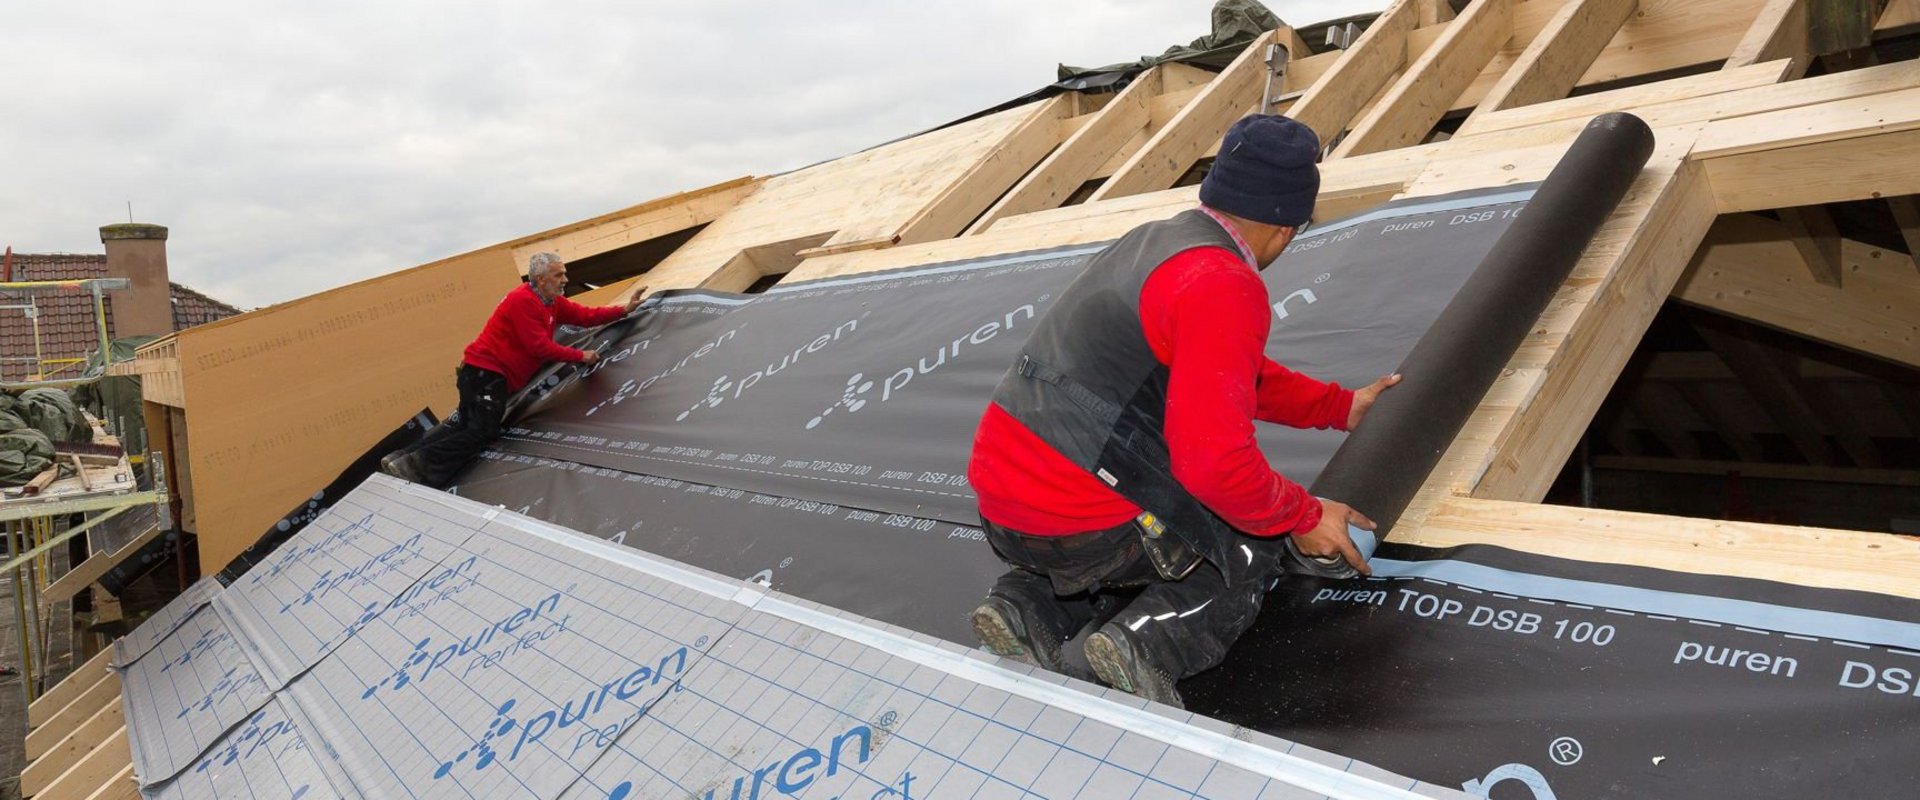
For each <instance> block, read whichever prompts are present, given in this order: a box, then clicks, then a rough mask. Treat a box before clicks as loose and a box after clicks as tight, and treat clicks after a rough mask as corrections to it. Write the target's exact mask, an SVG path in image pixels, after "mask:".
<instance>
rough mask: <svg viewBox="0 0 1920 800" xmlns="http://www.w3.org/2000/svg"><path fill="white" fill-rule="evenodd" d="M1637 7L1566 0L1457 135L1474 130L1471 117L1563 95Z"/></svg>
mask: <svg viewBox="0 0 1920 800" xmlns="http://www.w3.org/2000/svg"><path fill="white" fill-rule="evenodd" d="M1638 7H1639V2H1638V0H1571V1H1570V2H1568V3H1567V4H1566V5H1564V6H1561V8H1560V10H1559V11H1558V12H1555V13H1554V15H1553V19H1552V20H1551V21H1550V22H1548V23H1547V27H1546V29H1545V30H1543V31H1541V32H1540V35H1539V36H1536V37H1534V40H1533V43H1532V44H1529V45H1527V49H1526V50H1525V51H1523V52H1521V54H1520V58H1519V59H1518V60H1516V61H1514V63H1513V66H1511V67H1509V68H1507V73H1506V75H1505V76H1503V77H1501V79H1500V82H1499V83H1496V84H1494V85H1493V88H1492V89H1489V90H1487V96H1486V97H1484V98H1482V99H1481V100H1480V104H1479V106H1477V107H1476V108H1475V109H1474V111H1473V114H1472V116H1469V117H1468V118H1467V121H1466V122H1465V123H1463V124H1462V125H1461V126H1460V131H1461V133H1463V134H1464V133H1471V132H1473V131H1474V130H1475V122H1476V121H1478V120H1484V119H1485V118H1486V117H1487V116H1488V115H1491V114H1493V113H1495V112H1498V111H1504V110H1506V109H1510V108H1519V107H1521V106H1529V105H1533V104H1535V103H1541V102H1545V101H1548V100H1558V99H1560V98H1562V97H1566V96H1567V92H1569V91H1571V90H1572V89H1573V87H1574V86H1575V85H1576V84H1578V83H1579V82H1580V76H1582V75H1585V74H1586V72H1587V69H1588V68H1589V67H1591V66H1593V62H1594V59H1597V58H1599V57H1600V52H1601V51H1602V50H1604V49H1606V46H1607V42H1609V41H1611V40H1612V39H1613V35H1614V34H1615V33H1616V32H1618V31H1619V30H1620V26H1621V25H1623V24H1625V23H1626V21H1627V19H1628V18H1629V17H1631V16H1633V12H1634V9H1636V8H1638Z"/></svg>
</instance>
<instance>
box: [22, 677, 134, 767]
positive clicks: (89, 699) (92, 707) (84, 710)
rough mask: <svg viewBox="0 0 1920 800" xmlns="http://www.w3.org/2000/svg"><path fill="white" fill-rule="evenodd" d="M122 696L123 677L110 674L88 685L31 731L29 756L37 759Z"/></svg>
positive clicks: (27, 743) (28, 746)
mask: <svg viewBox="0 0 1920 800" xmlns="http://www.w3.org/2000/svg"><path fill="white" fill-rule="evenodd" d="M119 698H120V676H119V675H117V674H114V673H111V672H110V673H107V674H106V675H104V676H102V677H101V678H100V679H99V680H97V681H95V682H94V683H93V685H92V686H90V687H88V688H87V690H86V691H85V692H82V693H81V694H80V695H79V696H78V697H75V698H74V699H73V702H70V703H68V704H66V705H65V706H63V707H61V709H60V710H59V711H56V712H54V714H53V715H52V716H50V717H48V718H47V721H46V723H44V724H42V725H40V726H39V727H37V728H34V729H33V730H32V731H31V732H29V733H28V734H27V741H26V751H27V758H29V759H35V758H39V757H40V756H42V755H45V754H46V753H47V751H48V750H51V749H53V746H54V745H55V744H58V743H59V742H60V740H62V739H65V738H67V736H68V735H69V734H72V733H73V731H74V730H75V729H76V728H78V727H79V726H80V724H81V723H83V722H86V721H87V719H88V718H90V717H92V716H93V715H94V714H96V713H98V712H99V711H100V709H102V708H106V707H107V705H108V704H110V703H112V702H114V701H115V700H118V699H119Z"/></svg>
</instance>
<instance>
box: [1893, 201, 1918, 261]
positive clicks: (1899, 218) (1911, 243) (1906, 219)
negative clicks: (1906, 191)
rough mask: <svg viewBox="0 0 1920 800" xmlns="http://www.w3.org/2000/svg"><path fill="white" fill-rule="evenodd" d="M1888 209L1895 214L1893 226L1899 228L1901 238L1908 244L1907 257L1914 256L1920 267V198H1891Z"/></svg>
mask: <svg viewBox="0 0 1920 800" xmlns="http://www.w3.org/2000/svg"><path fill="white" fill-rule="evenodd" d="M1887 209H1888V210H1890V211H1892V212H1893V224H1894V225H1896V226H1899V228H1900V238H1901V239H1903V240H1905V241H1906V243H1907V255H1910V256H1913V258H1914V265H1915V266H1920V198H1915V197H1914V196H1913V195H1905V196H1902V197H1889V198H1887Z"/></svg>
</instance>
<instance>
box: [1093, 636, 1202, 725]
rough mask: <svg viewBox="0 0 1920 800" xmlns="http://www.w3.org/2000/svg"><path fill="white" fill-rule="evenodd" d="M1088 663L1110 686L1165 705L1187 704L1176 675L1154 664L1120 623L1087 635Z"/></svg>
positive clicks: (1177, 706)
mask: <svg viewBox="0 0 1920 800" xmlns="http://www.w3.org/2000/svg"><path fill="white" fill-rule="evenodd" d="M1087 663H1088V664H1090V665H1092V666H1093V674H1095V675H1098V676H1100V680H1101V681H1102V682H1104V683H1106V684H1107V685H1108V686H1111V687H1113V688H1115V689H1119V690H1120V691H1123V692H1129V693H1132V694H1135V695H1138V696H1140V697H1144V698H1146V699H1148V700H1152V701H1153V702H1156V703H1160V704H1162V705H1169V706H1173V707H1174V708H1186V704H1185V703H1184V702H1182V701H1181V699H1180V689H1179V688H1178V687H1176V686H1175V685H1174V681H1173V676H1172V675H1169V674H1167V672H1166V670H1163V669H1161V668H1160V667H1159V666H1157V665H1155V664H1154V663H1153V659H1152V658H1149V657H1148V656H1147V652H1146V648H1145V647H1143V646H1142V645H1141V644H1140V642H1139V641H1137V640H1135V639H1134V638H1133V635H1132V633H1131V632H1130V631H1128V630H1127V629H1126V628H1124V627H1121V626H1120V625H1119V624H1117V623H1112V622H1109V623H1107V624H1105V625H1102V626H1100V630H1097V631H1094V632H1093V634H1092V635H1090V636H1088V637H1087Z"/></svg>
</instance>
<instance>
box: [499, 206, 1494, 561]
mask: <svg viewBox="0 0 1920 800" xmlns="http://www.w3.org/2000/svg"><path fill="white" fill-rule="evenodd" d="M1529 196H1531V189H1524V188H1523V189H1506V190H1501V191H1478V192H1472V193H1464V194H1457V195H1447V196H1443V197H1438V198H1423V199H1419V200H1414V201H1403V202H1401V203H1396V204H1389V205H1388V206H1385V207H1383V208H1381V209H1379V210H1377V211H1375V212H1372V213H1370V214H1367V215H1362V216H1360V217H1355V218H1351V219H1348V220H1343V221H1341V222H1338V223H1334V224H1330V225H1328V226H1325V227H1323V228H1320V229H1316V230H1310V231H1308V232H1307V234H1306V235H1304V236H1302V237H1301V238H1299V239H1298V240H1296V242H1295V243H1294V244H1293V245H1292V246H1291V247H1290V248H1289V249H1288V251H1287V254H1286V255H1283V256H1282V257H1280V259H1278V260H1277V261H1276V262H1275V263H1274V265H1272V266H1270V267H1268V268H1267V269H1266V270H1265V271H1264V272H1263V273H1262V278H1263V280H1264V281H1265V282H1266V284H1267V289H1268V294H1269V295H1270V296H1271V301H1272V304H1273V308H1274V314H1273V327H1272V330H1271V332H1270V334H1269V337H1268V346H1267V353H1268V355H1270V356H1271V357H1273V359H1274V360H1276V361H1278V362H1280V363H1282V364H1284V365H1286V366H1288V367H1290V368H1292V369H1294V370H1296V371H1300V372H1304V373H1306V374H1308V375H1312V376H1315V377H1317V378H1320V379H1322V380H1332V381H1338V382H1340V383H1342V384H1344V385H1348V386H1359V385H1364V384H1366V383H1368V382H1371V381H1372V380H1374V379H1375V378H1378V377H1380V376H1381V375H1383V374H1385V373H1387V372H1389V371H1391V370H1392V369H1393V368H1394V367H1395V366H1397V365H1398V364H1399V363H1400V359H1401V358H1402V357H1403V356H1405V354H1406V352H1407V351H1408V350H1410V349H1411V348H1412V346H1413V343H1414V341H1415V340H1416V339H1418V337H1419V336H1420V334H1422V333H1424V332H1425V331H1426V329H1427V326H1428V324H1429V323H1430V322H1431V321H1432V320H1433V318H1434V317H1435V316H1437V315H1438V314H1439V313H1440V310H1441V309H1442V308H1443V307H1445V305H1446V303H1447V301H1448V300H1450V299H1452V297H1453V293H1454V292H1455V291H1456V290H1458V288H1459V287H1460V285H1461V284H1462V283H1463V282H1465V280H1466V278H1467V276H1468V275H1469V274H1471V272H1472V271H1473V269H1474V267H1475V266H1477V265H1478V264H1479V262H1480V259H1481V256H1483V255H1484V254H1485V253H1486V251H1487V250H1488V249H1489V248H1491V247H1492V245H1493V242H1494V240H1495V239H1496V238H1497V237H1498V236H1499V234H1500V232H1501V231H1502V230H1504V229H1505V228H1506V227H1507V225H1508V223H1509V222H1511V221H1512V220H1513V219H1514V218H1515V217H1516V216H1517V215H1518V214H1519V213H1520V212H1521V211H1522V209H1523V208H1524V207H1525V201H1526V199H1527V198H1528V197H1529ZM1098 249H1099V248H1098V246H1093V247H1083V248H1078V249H1072V250H1064V251H1053V252H1043V253H1030V254H1024V255H1015V256H1007V257H1001V258H991V259H981V260H976V261H969V262H961V263H954V264H945V265H934V266H928V267H919V268H912V269H906V270H899V271H894V272H887V273H880V274H875V275H866V276H858V277H852V278H843V279H830V280H820V281H813V282H807V283H799V284H794V285H791V286H784V287H776V288H775V289H773V290H771V291H769V292H767V293H766V294H762V295H719V294H712V293H706V292H689V293H681V294H676V295H673V296H671V297H669V298H667V299H666V301H665V302H664V303H662V304H661V305H659V306H658V307H657V309H656V310H655V311H654V312H652V313H649V314H646V315H644V316H642V317H641V318H640V319H638V320H637V321H635V322H634V323H630V324H628V325H627V326H625V327H624V328H622V329H621V332H620V334H619V335H618V338H617V339H615V340H613V341H610V342H602V343H601V347H602V350H603V352H604V356H603V360H602V361H601V363H600V366H599V367H598V368H596V369H590V370H585V371H583V372H582V373H581V374H580V375H579V376H576V377H574V378H572V379H571V380H570V382H569V383H568V384H567V385H564V386H562V387H560V388H559V389H558V390H557V391H555V392H553V393H552V394H551V395H549V396H548V397H547V398H546V399H544V400H542V401H541V402H539V403H538V404H536V406H535V408H534V409H533V410H532V413H529V414H527V415H525V416H524V417H522V418H521V419H520V421H518V422H517V423H515V424H514V425H512V426H511V427H510V429H509V430H508V431H507V434H506V435H505V436H503V437H502V439H501V445H500V446H501V447H502V449H504V450H509V451H512V452H518V453H526V454H531V455H540V456H546V457H549V458H554V459H563V460H567V461H573V462H576V463H580V464H585V465H591V466H596V467H605V468H612V469H618V470H623V471H627V472H638V473H644V474H649V475H659V476H664V477H671V478H678V479H681V480H688V481H697V482H701V483H708V484H714V485H722V486H728V487H733V488H738V489H743V490H748V491H757V492H763V493H767V494H775V495H781V496H787V497H805V498H809V499H813V500H819V501H823V502H830V503H834V504H838V505H844V506H851V507H857V508H863V509H867V510H872V511H880V512H886V513H896V514H908V515H913V516H919V517H928V518H933V519H940V520H945V521H948V522H956V523H961V524H970V523H973V522H975V521H976V520H977V519H978V518H977V517H976V516H975V512H974V499H973V493H972V492H971V490H970V489H969V488H968V485H967V478H966V464H967V453H968V450H969V447H970V445H971V442H972V438H973V430H974V426H975V424H976V423H977V422H978V421H979V419H980V413H981V412H982V411H983V410H984V409H985V408H986V405H987V400H988V397H989V396H990V395H991V394H992V391H993V387H994V385H995V383H997V382H998V381H999V379H1000V376H1001V374H1002V373H1003V372H1005V371H1006V368H1007V365H1008V364H1010V363H1011V362H1012V360H1013V354H1014V352H1015V351H1016V350H1017V349H1018V348H1019V346H1020V343H1021V342H1022V341H1023V340H1024V339H1025V337H1026V335H1027V333H1028V332H1029V331H1030V330H1031V329H1032V327H1033V325H1034V322H1035V320H1036V319H1037V317H1038V316H1039V315H1040V314H1043V313H1045V312H1046V310H1047V308H1048V305H1049V304H1050V302H1051V301H1052V299H1053V296H1054V293H1055V292H1057V291H1059V290H1060V289H1061V287H1063V286H1065V285H1066V284H1067V282H1068V281H1070V280H1071V279H1072V278H1073V276H1074V275H1075V274H1077V272H1078V270H1079V269H1080V268H1081V267H1082V266H1083V265H1084V264H1085V263H1086V259H1087V256H1088V255H1089V254H1091V253H1092V252H1094V251H1097V250H1098ZM1344 436H1345V435H1344V434H1342V433H1339V432H1336V431H1313V430H1295V429H1290V428H1283V427H1279V426H1262V429H1261V431H1260V441H1261V445H1262V448H1263V449H1264V450H1265V451H1266V452H1267V454H1268V455H1269V456H1270V457H1271V458H1272V459H1273V464H1274V467H1275V468H1276V469H1278V470H1279V471H1280V472H1281V473H1282V474H1285V475H1287V476H1288V477H1290V478H1292V479H1293V480H1295V481H1297V482H1299V483H1301V484H1303V485H1304V484H1307V483H1311V482H1312V480H1313V478H1314V476H1315V475H1317V474H1318V471H1319V468H1320V466H1321V465H1323V464H1325V463H1326V461H1327V459H1328V458H1329V457H1330V456H1331V455H1332V453H1333V450H1334V449H1335V448H1336V447H1338V446H1339V444H1340V441H1341V440H1342V439H1343V438H1344Z"/></svg>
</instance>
